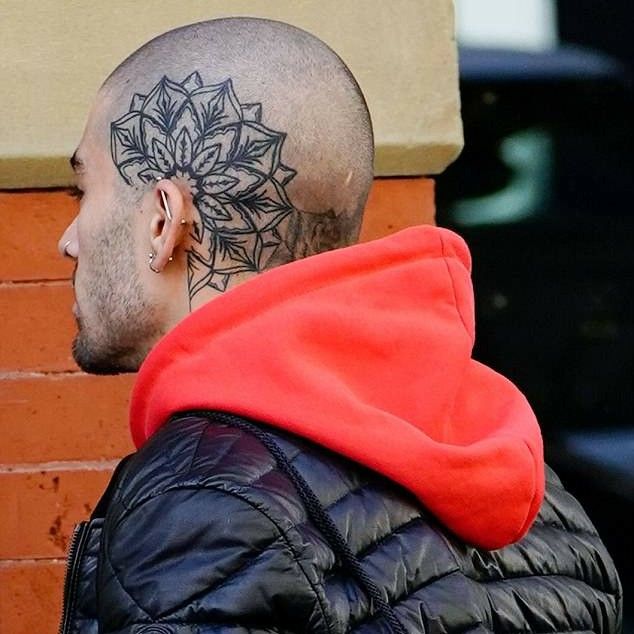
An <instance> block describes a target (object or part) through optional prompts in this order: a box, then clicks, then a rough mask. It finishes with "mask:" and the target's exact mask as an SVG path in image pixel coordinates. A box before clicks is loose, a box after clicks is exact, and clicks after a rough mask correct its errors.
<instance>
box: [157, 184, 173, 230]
mask: <svg viewBox="0 0 634 634" xmlns="http://www.w3.org/2000/svg"><path fill="white" fill-rule="evenodd" d="M159 191H160V192H161V198H162V199H163V207H165V215H166V216H167V219H168V220H169V221H170V222H172V211H171V210H170V206H169V205H168V204H167V196H166V195H165V192H164V191H163V190H162V189H161V190H159Z"/></svg>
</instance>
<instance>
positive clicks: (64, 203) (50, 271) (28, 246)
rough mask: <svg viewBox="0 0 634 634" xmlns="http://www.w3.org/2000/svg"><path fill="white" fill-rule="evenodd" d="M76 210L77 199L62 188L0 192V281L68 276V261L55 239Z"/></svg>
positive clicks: (63, 277)
mask: <svg viewBox="0 0 634 634" xmlns="http://www.w3.org/2000/svg"><path fill="white" fill-rule="evenodd" d="M76 213H77V201H75V200H74V199H72V198H71V197H70V196H69V195H68V194H67V193H66V192H64V191H60V190H41V191H36V192H0V218H2V258H0V281H7V280H13V281H18V280H50V279H67V278H68V277H70V274H71V271H72V264H71V262H70V261H69V260H68V259H64V258H62V257H60V255H59V254H58V253H57V242H58V240H59V238H60V237H61V234H62V232H63V231H64V229H65V228H66V227H67V226H68V224H69V223H70V222H71V221H72V219H73V218H74V216H75V214H76Z"/></svg>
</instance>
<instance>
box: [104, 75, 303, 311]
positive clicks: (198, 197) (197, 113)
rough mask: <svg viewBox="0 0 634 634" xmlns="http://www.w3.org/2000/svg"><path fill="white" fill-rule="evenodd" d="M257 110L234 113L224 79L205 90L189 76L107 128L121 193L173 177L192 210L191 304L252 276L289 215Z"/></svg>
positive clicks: (272, 137)
mask: <svg viewBox="0 0 634 634" xmlns="http://www.w3.org/2000/svg"><path fill="white" fill-rule="evenodd" d="M261 118H262V107H261V104H259V103H244V104H242V103H240V102H239V101H238V98H237V96H236V94H235V92H234V89H233V84H232V82H231V80H230V79H227V80H226V81H224V82H222V83H220V84H211V85H208V86H205V85H204V84H203V81H202V79H201V77H200V75H199V74H198V73H197V72H195V73H192V74H191V75H189V76H188V77H187V78H186V79H185V80H184V81H182V82H181V83H178V82H175V81H172V80H171V79H168V78H167V77H163V78H162V79H161V80H160V81H159V82H158V83H157V84H156V85H155V86H154V88H152V90H151V91H150V92H149V93H148V94H147V95H141V94H135V95H134V97H133V99H132V102H131V104H130V109H129V112H128V113H127V114H125V115H124V116H122V117H121V118H119V119H117V120H116V121H114V122H113V123H112V124H111V127H110V146H111V152H112V158H113V160H114V162H115V165H116V166H117V169H118V171H119V174H120V175H121V177H122V178H123V180H124V181H125V182H126V183H127V184H128V185H133V184H135V182H144V183H147V182H150V181H153V180H155V179H157V178H170V177H173V176H175V177H178V178H180V179H182V180H184V181H185V182H187V183H188V184H189V186H190V188H191V192H192V196H193V202H194V205H195V207H196V209H197V210H198V219H197V220H196V221H195V222H194V224H193V228H192V232H191V236H192V238H193V242H194V246H192V247H191V248H190V249H189V251H188V260H187V263H188V286H189V297H190V302H191V299H192V298H193V297H194V295H196V293H198V292H199V291H200V290H202V289H203V288H205V287H211V288H214V289H217V290H220V291H224V290H225V289H226V288H227V284H228V283H229V279H230V277H231V275H233V274H235V273H239V272H242V271H254V272H257V271H261V270H263V269H264V268H266V265H267V263H268V262H269V260H270V259H271V257H272V255H273V254H274V253H275V251H276V250H277V248H278V247H279V245H280V244H281V243H282V241H283V238H282V236H281V235H280V230H281V229H282V227H283V226H284V225H283V221H284V220H285V219H288V218H289V216H290V215H291V214H292V212H293V211H294V208H293V205H292V204H291V202H290V200H289V198H288V196H287V194H286V191H285V186H286V184H287V183H288V182H289V181H290V180H291V179H292V178H293V177H294V176H295V174H296V172H295V170H293V169H291V168H290V167H288V166H286V165H284V164H283V163H282V161H281V153H282V146H283V144H284V139H285V138H286V134H285V133H283V132H278V131H276V130H272V129H271V128H268V127H266V126H265V125H263V124H262V122H261Z"/></svg>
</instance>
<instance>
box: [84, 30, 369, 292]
mask: <svg viewBox="0 0 634 634" xmlns="http://www.w3.org/2000/svg"><path fill="white" fill-rule="evenodd" d="M99 104H100V109H99V113H98V116H97V117H96V120H95V122H94V126H96V127H97V129H98V130H99V136H100V137H101V138H103V139H104V141H106V142H107V143H109V145H110V148H109V151H110V155H111V159H112V162H113V166H114V168H115V169H116V173H117V180H118V184H119V185H120V186H121V187H123V188H124V189H128V190H129V193H131V192H139V193H141V192H143V191H144V190H146V189H147V186H148V184H150V183H153V182H154V181H156V179H161V178H169V179H173V180H175V181H178V182H180V183H181V184H184V185H185V186H186V187H188V188H189V190H190V193H191V196H192V202H193V205H194V207H195V208H196V210H197V212H198V217H195V218H194V219H193V225H192V231H191V239H192V244H191V245H190V248H189V259H190V262H189V275H190V287H191V288H190V291H191V293H192V295H194V294H196V292H198V290H200V289H201V288H202V287H204V286H212V287H213V288H216V289H217V290H225V288H226V287H227V285H228V284H230V283H231V281H232V276H234V275H235V274H236V273H248V272H252V273H255V272H258V271H261V270H264V269H266V268H269V267H271V266H274V265H276V264H281V263H284V262H288V261H290V260H293V259H297V258H299V257H304V256H306V255H311V254H314V253H318V252H320V251H324V250H328V249H332V248H336V247H340V246H345V245H348V244H351V243H353V242H355V241H356V239H357V237H358V232H359V227H360V224H361V219H362V212H363V208H364V205H365V201H366V198H367V194H368V191H369V187H370V185H371V182H372V164H373V139H372V129H371V123H370V118H369V115H368V111H367V107H366V104H365V101H364V99H363V96H362V94H361V92H360V90H359V87H358V85H357V83H356V82H355V80H354V78H353V76H352V75H351V73H350V71H349V70H348V69H347V67H346V66H345V64H344V63H343V62H342V61H341V59H340V58H339V57H338V56H337V55H336V54H335V53H334V52H333V51H332V50H331V49H330V48H328V47H327V46H326V45H325V44H324V43H323V42H321V41H320V40H318V39H317V38H316V37H314V36H312V35H310V34H309V33H306V32H305V31H302V30H300V29H297V28H295V27H292V26H290V25H287V24H283V23H281V22H274V21H269V20H260V19H255V18H229V19H221V20H212V21H208V22H202V23H199V24H194V25H189V26H185V27H182V28H178V29H175V30H173V31H170V32H168V33H165V34H163V35H161V36H159V37H157V38H155V39H154V40H152V41H150V42H148V43H147V44H145V45H144V46H143V47H141V48H140V49H139V50H137V51H136V52H135V53H133V54H132V55H131V56H130V57H128V58H127V59H126V60H125V61H124V62H123V63H122V64H121V65H120V66H119V67H118V68H117V69H116V70H115V71H114V72H113V73H112V74H111V75H110V77H108V79H107V80H106V82H105V83H104V85H103V87H102V89H101V91H100V99H99Z"/></svg>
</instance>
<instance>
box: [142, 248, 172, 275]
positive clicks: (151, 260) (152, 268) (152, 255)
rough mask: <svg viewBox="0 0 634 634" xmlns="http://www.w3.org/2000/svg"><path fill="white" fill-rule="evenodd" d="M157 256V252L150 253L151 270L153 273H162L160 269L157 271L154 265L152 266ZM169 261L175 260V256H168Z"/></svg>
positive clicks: (149, 263)
mask: <svg viewBox="0 0 634 634" xmlns="http://www.w3.org/2000/svg"><path fill="white" fill-rule="evenodd" d="M155 257H156V254H155V253H148V259H149V262H148V266H149V267H150V271H152V273H160V271H157V270H156V269H155V268H154V267H153V266H152V262H153V261H154V258H155ZM167 261H168V262H173V261H174V257H173V256H171V255H170V256H169V258H167Z"/></svg>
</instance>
